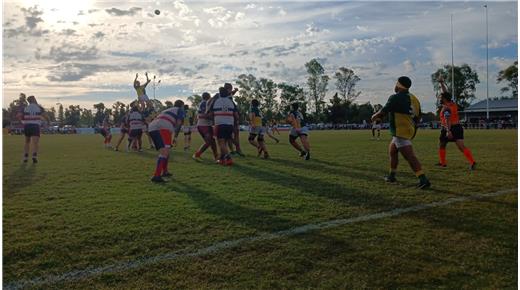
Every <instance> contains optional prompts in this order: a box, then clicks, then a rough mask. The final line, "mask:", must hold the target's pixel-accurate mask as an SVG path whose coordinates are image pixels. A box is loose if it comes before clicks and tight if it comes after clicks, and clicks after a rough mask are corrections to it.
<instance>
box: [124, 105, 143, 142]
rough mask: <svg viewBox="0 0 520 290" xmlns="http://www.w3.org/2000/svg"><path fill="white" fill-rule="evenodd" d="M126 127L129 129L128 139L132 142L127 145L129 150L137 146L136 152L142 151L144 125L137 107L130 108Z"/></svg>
mask: <svg viewBox="0 0 520 290" xmlns="http://www.w3.org/2000/svg"><path fill="white" fill-rule="evenodd" d="M128 125H129V127H130V134H129V136H130V139H132V141H131V142H130V144H129V149H130V148H133V147H134V145H137V151H139V152H142V151H143V141H142V136H143V127H144V125H145V123H144V118H143V115H142V114H141V112H139V108H138V107H137V105H134V106H132V109H131V111H130V114H129V115H128Z"/></svg>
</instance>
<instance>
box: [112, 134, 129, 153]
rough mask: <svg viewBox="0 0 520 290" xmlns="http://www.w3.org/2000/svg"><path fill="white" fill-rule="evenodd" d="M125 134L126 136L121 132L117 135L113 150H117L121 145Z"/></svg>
mask: <svg viewBox="0 0 520 290" xmlns="http://www.w3.org/2000/svg"><path fill="white" fill-rule="evenodd" d="M125 136H126V134H125V133H123V132H121V137H119V140H117V144H116V148H115V149H114V150H116V151H119V146H120V145H121V143H122V142H123V140H124V139H125Z"/></svg>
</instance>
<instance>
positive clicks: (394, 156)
mask: <svg viewBox="0 0 520 290" xmlns="http://www.w3.org/2000/svg"><path fill="white" fill-rule="evenodd" d="M388 157H389V158H390V172H389V174H388V176H387V177H386V178H385V180H386V181H387V182H396V181H397V180H396V178H395V175H396V174H397V166H398V165H399V150H398V149H397V146H396V145H395V142H394V140H393V139H392V142H390V144H389V145H388Z"/></svg>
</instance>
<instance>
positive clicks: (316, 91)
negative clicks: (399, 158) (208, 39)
mask: <svg viewBox="0 0 520 290" xmlns="http://www.w3.org/2000/svg"><path fill="white" fill-rule="evenodd" d="M305 69H306V72H307V81H306V86H300V85H298V84H290V83H287V82H281V83H276V82H274V81H273V80H272V79H269V78H265V77H256V76H254V75H252V74H241V75H239V76H238V77H237V79H236V86H238V88H239V91H238V95H236V96H235V102H236V104H237V106H238V109H239V111H240V113H241V114H240V116H241V120H240V122H241V123H245V121H246V120H245V118H246V117H247V112H248V111H249V109H250V104H251V101H252V100H253V99H257V100H258V101H260V103H261V107H262V110H263V114H264V116H265V117H266V118H267V119H269V120H277V121H282V120H284V119H285V116H286V115H287V113H288V112H289V107H290V104H292V103H295V102H297V103H299V104H300V108H301V110H302V113H303V114H304V115H305V117H306V119H307V120H308V121H309V122H311V123H319V122H325V123H333V124H345V123H362V122H363V121H368V120H369V119H370V116H371V115H372V114H373V113H374V112H376V111H378V110H379V109H380V108H381V107H382V105H381V104H371V103H370V102H367V103H363V104H358V103H357V102H356V100H357V98H358V97H359V96H360V95H361V94H362V92H361V91H359V90H358V89H357V88H356V85H357V83H358V82H359V81H360V80H361V78H360V77H359V76H358V75H357V74H356V73H355V71H354V70H353V69H352V68H348V67H346V66H343V67H340V68H339V69H338V70H337V71H336V72H334V74H333V75H332V77H331V76H329V75H327V74H326V73H325V68H324V67H323V65H322V64H321V63H320V62H319V60H318V59H311V60H310V61H309V62H307V63H305ZM452 71H453V80H454V81H453V84H452ZM439 77H443V78H444V79H445V80H446V84H447V86H448V89H449V91H450V92H451V90H452V87H453V89H454V96H455V98H454V101H455V102H456V103H457V105H458V106H459V109H460V110H464V109H465V108H467V107H468V106H469V105H470V103H471V102H472V101H473V100H474V99H475V92H476V85H477V84H478V83H480V80H479V78H478V74H477V72H476V71H475V70H474V69H472V68H471V67H470V66H469V65H468V64H463V65H461V66H454V67H453V69H452V67H451V65H445V66H443V67H442V68H439V69H438V70H436V71H435V72H434V73H433V74H432V75H431V82H432V85H433V90H434V92H435V93H436V94H438V93H439V91H440V88H439V86H438V81H437V80H438V78H439ZM330 81H332V82H333V88H332V93H333V96H332V97H331V98H330V99H328V102H327V101H326V96H327V94H328V93H329V87H330V86H331V85H330V84H329V82H330ZM497 83H502V84H504V85H505V86H504V87H503V88H502V89H501V93H502V94H503V95H502V96H497V98H498V97H499V98H518V62H517V61H515V62H514V64H512V65H511V66H509V67H508V68H506V69H504V70H502V71H500V72H499V74H498V77H497ZM188 101H189V102H190V103H191V108H192V109H195V108H197V107H198V105H199V104H200V102H201V101H202V97H201V96H200V95H192V96H190V97H188ZM26 104H27V101H26V100H25V97H23V96H22V97H20V98H19V99H16V100H14V101H13V102H11V103H10V104H9V107H7V108H4V109H3V126H4V127H5V126H7V125H9V124H10V122H11V121H12V120H15V116H16V112H18V110H19V108H20V107H22V106H24V105H26ZM151 105H152V107H153V108H154V109H155V110H156V111H159V110H162V109H165V108H167V107H171V106H173V104H172V102H171V101H166V102H164V103H162V102H161V101H159V100H151ZM129 110H130V104H125V103H123V102H120V101H117V102H115V103H114V104H112V106H111V107H107V106H106V105H105V104H104V103H102V102H100V103H97V104H94V105H93V109H87V108H81V107H80V106H79V105H69V106H68V107H63V105H61V104H59V106H58V109H56V108H54V107H51V108H50V109H47V110H46V117H47V119H48V120H49V121H50V122H56V123H58V124H59V125H60V126H63V125H73V126H77V127H93V126H96V125H98V124H100V123H102V122H103V120H104V119H105V118H107V117H108V118H109V119H110V120H111V122H112V123H113V124H116V125H117V124H120V123H121V121H122V120H123V117H124V116H125V115H126V114H127V112H129ZM434 119H435V114H434V113H428V114H426V115H424V116H423V121H426V122H429V121H433V120H434Z"/></svg>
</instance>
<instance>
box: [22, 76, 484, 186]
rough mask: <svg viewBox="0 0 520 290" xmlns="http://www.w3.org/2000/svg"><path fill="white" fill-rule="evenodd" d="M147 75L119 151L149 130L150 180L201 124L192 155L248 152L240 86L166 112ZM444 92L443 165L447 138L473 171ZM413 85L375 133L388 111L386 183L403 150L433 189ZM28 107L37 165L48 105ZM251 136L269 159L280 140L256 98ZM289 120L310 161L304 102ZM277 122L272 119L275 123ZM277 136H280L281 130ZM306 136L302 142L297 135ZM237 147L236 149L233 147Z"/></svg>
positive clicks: (226, 158)
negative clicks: (416, 142)
mask: <svg viewBox="0 0 520 290" xmlns="http://www.w3.org/2000/svg"><path fill="white" fill-rule="evenodd" d="M145 75H146V79H147V81H146V83H145V84H144V85H141V84H140V83H139V81H138V80H137V78H138V75H137V74H136V79H135V80H134V88H135V89H136V92H137V96H138V100H137V102H134V103H133V104H132V106H131V110H130V112H129V113H128V114H127V115H126V116H125V117H124V120H123V122H122V123H121V137H120V139H119V140H118V142H117V144H116V147H115V150H116V151H117V150H119V146H120V145H121V143H122V141H123V140H124V138H125V136H126V135H127V134H128V145H127V150H128V151H130V150H136V151H142V140H141V139H142V135H143V134H145V135H146V136H147V137H148V139H149V144H150V146H151V147H153V148H155V149H156V150H157V151H159V156H158V158H157V164H156V168H155V171H154V174H153V177H152V179H151V181H152V182H164V181H165V180H164V179H163V178H164V177H169V176H171V175H172V174H171V173H170V172H169V170H168V160H169V155H170V148H171V147H172V145H175V144H176V143H177V142H178V141H177V137H178V135H179V133H180V132H181V131H182V132H183V133H184V150H185V151H186V150H189V148H190V142H191V132H192V128H193V127H194V125H195V123H196V128H197V131H198V132H199V133H200V135H201V137H202V139H203V140H204V143H203V144H202V145H201V146H200V147H199V148H198V149H197V150H196V151H195V153H194V154H193V156H192V158H193V159H195V160H197V161H201V160H202V155H203V154H204V152H205V151H206V150H207V149H208V148H210V149H211V151H212V153H213V158H214V160H215V161H216V162H217V163H218V164H221V165H228V166H229V165H232V164H233V159H232V157H231V156H232V155H233V154H238V155H241V156H243V153H242V151H241V148H240V139H239V131H240V128H239V111H238V109H237V105H236V104H235V102H234V101H233V96H234V95H235V94H236V93H237V91H238V89H233V86H232V85H231V84H229V83H226V84H225V85H224V86H223V87H220V88H219V91H218V93H216V94H215V95H214V96H213V97H211V95H210V94H209V93H207V92H205V93H203V94H202V101H201V103H200V104H199V106H198V108H197V111H196V115H195V114H194V113H193V112H192V111H191V110H190V109H189V106H187V105H184V102H183V101H181V100H177V101H175V102H174V104H173V107H171V108H167V109H165V110H163V111H162V112H158V113H156V112H154V110H153V107H152V106H150V105H149V104H150V102H149V98H148V96H147V95H146V90H145V88H146V86H147V85H148V83H149V82H150V79H149V78H148V75H147V74H145ZM439 83H440V87H441V94H440V95H439V96H438V97H437V98H438V99H439V101H440V106H439V110H440V111H439V113H440V119H441V125H442V129H441V136H440V138H439V163H438V164H437V165H438V166H441V167H446V166H447V162H446V145H447V143H448V142H455V143H456V145H457V147H458V148H459V150H460V151H461V152H462V153H463V154H464V156H465V157H466V159H467V160H468V162H469V163H470V169H471V170H474V169H475V167H476V162H475V161H474V159H473V156H472V153H471V151H470V150H469V148H467V147H465V145H464V132H463V128H462V126H461V125H460V123H459V117H458V109H457V105H456V104H455V103H454V102H453V100H452V96H451V94H450V93H449V92H448V91H447V88H446V86H445V84H444V81H443V80H442V79H439ZM411 85H412V81H411V80H410V78H408V77H406V76H403V77H400V78H399V79H398V80H397V83H396V86H395V88H394V91H395V94H394V95H392V96H390V97H389V99H388V101H387V103H386V104H385V106H384V107H383V108H382V109H381V110H380V111H378V112H376V113H375V114H374V115H373V116H372V122H373V124H374V126H373V129H372V135H373V137H375V131H376V130H377V131H378V139H379V134H380V133H379V130H380V125H381V123H382V118H383V116H384V115H388V117H389V123H390V133H391V135H392V141H391V142H390V145H389V156H390V172H389V174H388V176H386V177H385V180H386V181H387V182H390V183H393V182H396V181H397V180H396V172H397V165H398V153H399V152H401V154H402V155H403V157H404V158H405V159H406V160H407V161H408V163H409V165H410V167H411V168H412V170H413V171H414V173H415V174H416V176H417V177H418V179H419V184H418V185H417V187H418V188H421V189H424V188H428V187H430V185H431V184H430V182H429V180H428V179H427V178H426V175H425V173H424V172H423V170H422V167H421V164H420V162H419V160H418V159H417V157H416V156H415V153H414V151H413V148H412V142H411V140H412V139H413V138H414V137H415V135H416V133H417V124H418V122H419V118H420V114H421V107H420V103H419V101H418V99H417V98H416V97H415V96H414V95H413V94H411V93H410V92H409V88H410V87H411ZM27 101H28V103H29V105H27V106H25V107H23V108H21V109H20V112H19V114H18V117H19V119H20V120H21V121H22V123H23V124H24V131H25V136H26V139H25V146H24V158H23V162H24V163H25V162H27V161H28V156H29V149H30V145H31V143H32V147H33V151H32V152H33V154H32V160H33V163H37V162H38V159H37V154H38V141H39V137H40V126H41V122H42V116H43V108H42V107H41V106H40V105H38V103H37V102H36V98H35V97H34V96H29V97H28V98H27ZM247 119H248V122H249V137H248V141H249V143H250V144H251V145H253V146H254V147H255V148H256V149H257V152H258V156H262V157H263V158H269V156H270V155H269V151H268V148H267V146H266V143H265V139H264V137H265V135H268V136H269V137H271V138H273V139H274V140H275V141H276V142H277V143H278V141H279V140H278V139H276V137H274V136H273V134H272V132H271V130H270V129H275V130H277V129H276V125H273V126H268V124H269V123H270V122H269V120H266V118H264V116H263V114H262V110H261V109H260V102H259V101H258V100H252V101H251V106H250V111H249V114H248V118H247ZM286 121H287V122H288V123H289V124H290V125H291V129H290V132H289V142H290V144H291V145H292V146H293V147H294V148H295V149H296V150H298V152H299V153H300V157H303V158H304V159H305V160H309V159H310V144H309V140H308V135H309V128H308V127H307V126H306V123H305V120H304V117H303V114H302V113H301V112H300V111H299V104H298V103H293V104H292V105H291V108H290V112H289V114H288V116H287V118H286ZM271 124H272V123H271ZM100 132H101V134H102V135H103V137H104V144H105V146H106V147H111V139H112V136H111V133H110V124H109V121H108V119H106V120H105V121H104V122H103V126H102V128H101V130H100ZM278 134H280V133H279V132H278ZM298 138H300V139H301V145H300V144H299V143H298V142H297V139H298ZM233 148H234V149H235V150H233Z"/></svg>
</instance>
